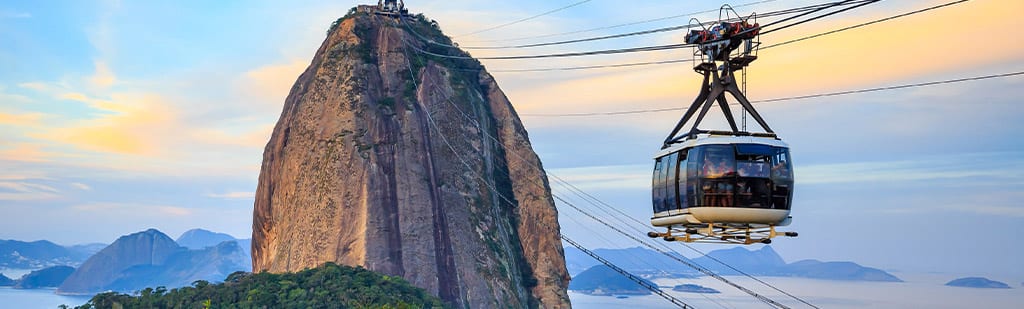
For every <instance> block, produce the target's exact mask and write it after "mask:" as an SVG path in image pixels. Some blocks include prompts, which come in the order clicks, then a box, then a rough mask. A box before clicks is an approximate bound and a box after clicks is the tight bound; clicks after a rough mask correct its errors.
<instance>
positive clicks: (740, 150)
mask: <svg viewBox="0 0 1024 309" xmlns="http://www.w3.org/2000/svg"><path fill="white" fill-rule="evenodd" d="M736 154H739V155H764V156H770V155H773V154H775V151H774V150H773V149H772V146H768V145H761V144H736Z"/></svg>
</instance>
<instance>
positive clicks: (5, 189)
mask: <svg viewBox="0 0 1024 309" xmlns="http://www.w3.org/2000/svg"><path fill="white" fill-rule="evenodd" d="M38 181H39V180H38V179H34V180H16V181H0V201H41V200H52V199H56V198H59V197H60V195H59V194H58V193H60V191H59V190H57V189H56V188H54V187H51V186H48V185H44V184H40V183H38Z"/></svg>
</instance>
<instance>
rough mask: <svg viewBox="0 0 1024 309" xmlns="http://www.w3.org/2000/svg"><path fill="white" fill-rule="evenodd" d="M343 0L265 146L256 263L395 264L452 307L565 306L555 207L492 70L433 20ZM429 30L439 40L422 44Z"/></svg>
mask: <svg viewBox="0 0 1024 309" xmlns="http://www.w3.org/2000/svg"><path fill="white" fill-rule="evenodd" d="M371 11H372V9H371V7H365V6H363V7H360V8H358V9H354V10H353V11H351V12H350V13H349V14H348V15H346V16H345V17H342V18H340V19H339V20H338V21H337V22H336V23H335V24H334V25H332V27H331V30H330V31H329V33H328V35H327V38H326V39H325V40H324V42H323V44H322V45H321V46H320V48H319V50H317V52H316V54H315V55H314V57H313V60H312V61H311V64H310V66H309V67H308V68H307V69H306V71H305V72H303V73H302V74H301V75H300V76H299V78H298V80H297V81H296V82H295V85H294V86H293V87H292V89H291V92H290V93H289V95H288V97H287V99H286V100H285V103H284V109H283V111H282V113H281V118H280V120H279V121H278V122H277V125H276V126H275V128H274V131H273V133H272V135H271V137H270V141H269V142H268V143H267V146H266V148H265V150H264V154H263V165H262V169H261V172H260V177H259V182H258V187H257V190H256V199H255V209H254V213H253V239H252V255H253V270H254V271H256V272H259V271H270V272H285V271H297V270H301V269H304V268H312V267H316V266H318V265H320V264H323V263H324V262H336V263H341V264H347V265H353V266H363V267H366V268H368V269H371V270H374V271H378V272H382V273H385V274H388V275H397V276H402V277H404V278H405V279H406V280H408V281H409V282H410V283H412V284H413V285H416V286H419V287H421V288H424V289H426V290H427V291H430V292H431V293H433V294H435V295H437V296H439V297H440V298H441V299H443V300H445V301H446V302H448V303H450V304H452V305H455V306H457V307H471V308H490V307H520V308H522V307H546V308H567V307H569V299H568V296H567V294H566V287H567V285H568V282H569V277H568V273H567V272H566V270H565V262H564V257H563V250H562V246H561V242H560V241H559V237H558V235H559V227H558V221H557V217H558V216H557V211H556V209H555V206H554V203H553V201H552V198H551V194H550V189H549V187H548V183H547V177H546V175H545V173H544V170H543V167H542V166H541V163H540V160H539V158H538V157H537V155H536V154H535V153H534V152H533V149H532V146H531V145H530V142H529V139H528V138H527V133H526V130H525V129H524V128H523V125H522V123H521V122H520V120H519V119H518V116H517V115H516V113H515V111H514V109H513V108H512V105H511V104H510V103H509V101H508V99H507V98H506V97H505V95H504V93H502V92H501V89H500V88H499V87H498V85H497V83H496V82H495V80H494V78H493V77H492V76H491V75H490V74H488V73H487V72H486V71H485V70H484V69H483V67H482V66H480V64H479V63H478V62H477V61H475V60H472V59H448V58H438V57H435V56H428V55H426V54H425V53H423V52H422V51H426V52H430V53H435V54H445V55H452V56H467V55H468V54H467V53H465V52H463V51H461V50H458V49H457V48H451V47H446V46H442V45H445V44H451V41H450V40H449V39H448V38H447V37H445V36H444V35H443V34H442V33H441V31H440V30H439V27H438V26H437V23H436V22H434V21H430V20H428V19H426V18H425V17H423V16H422V15H418V16H415V17H407V18H402V19H401V20H399V19H396V18H394V17H386V16H379V15H375V14H372V12H371ZM428 41H433V42H434V43H437V44H431V43H428Z"/></svg>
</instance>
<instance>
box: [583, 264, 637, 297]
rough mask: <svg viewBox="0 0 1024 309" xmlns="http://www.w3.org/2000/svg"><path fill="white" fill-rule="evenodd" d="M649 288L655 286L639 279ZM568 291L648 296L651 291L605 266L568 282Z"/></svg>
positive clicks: (588, 293) (588, 271)
mask: <svg viewBox="0 0 1024 309" xmlns="http://www.w3.org/2000/svg"><path fill="white" fill-rule="evenodd" d="M640 280H643V281H644V282H646V283H647V284H649V285H651V286H657V285H656V284H654V283H652V282H650V281H647V280H645V279H640ZM569 289H570V290H573V291H577V292H580V293H584V294H587V295H599V296H611V295H649V294H651V291H650V290H648V289H646V288H644V287H643V286H641V285H640V284H638V283H636V282H633V281H632V280H629V279H628V278H626V277H625V276H623V275H622V274H619V273H618V272H616V271H615V270H613V269H611V268H610V267H608V266H605V265H597V266H594V267H591V268H589V269H587V270H585V271H583V272H581V273H580V274H579V275H576V277H573V278H572V281H571V282H569Z"/></svg>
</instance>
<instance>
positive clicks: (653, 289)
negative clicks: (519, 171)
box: [403, 44, 693, 308]
mask: <svg viewBox="0 0 1024 309" xmlns="http://www.w3.org/2000/svg"><path fill="white" fill-rule="evenodd" d="M406 46H410V44H403V51H404V52H405V53H406V57H405V59H406V65H407V66H408V67H409V68H412V64H411V63H409V58H410V57H409V56H408V51H406V50H405V49H404V47H406ZM409 74H410V78H411V80H412V82H413V86H414V87H415V88H419V85H417V83H416V76H415V75H414V73H413V72H412V70H409ZM423 113H424V115H426V118H427V120H428V124H429V125H430V126H431V127H432V128H434V130H435V131H436V132H437V134H438V136H440V137H441V141H442V142H443V143H444V144H445V146H447V147H448V150H450V151H451V152H452V154H453V155H455V157H456V158H458V160H459V161H460V162H461V163H462V164H463V165H464V166H465V167H466V169H467V170H469V171H470V172H471V173H472V174H474V175H475V176H476V178H478V179H479V180H480V181H481V182H483V183H484V185H485V186H486V187H487V188H488V189H490V191H491V192H492V193H493V194H495V195H497V196H498V197H500V198H501V199H502V200H504V201H505V202H506V203H508V204H509V205H515V204H516V203H514V202H512V201H511V200H509V199H508V198H507V197H505V196H504V194H502V193H501V192H499V191H498V190H497V188H495V187H494V186H493V185H492V184H491V183H490V182H488V181H487V180H486V179H484V178H483V176H482V175H480V174H479V173H477V172H476V170H475V169H473V167H472V166H470V165H469V163H468V162H466V160H464V159H463V158H462V156H461V155H460V154H459V152H458V151H457V150H455V147H454V146H452V144H451V143H450V142H449V141H448V138H447V137H445V135H444V133H443V132H441V129H440V127H439V126H438V125H437V123H436V122H435V121H434V118H433V116H431V115H430V111H428V110H425V109H424V110H423ZM560 236H561V238H562V239H563V240H566V241H567V242H570V244H572V245H573V246H574V247H576V248H577V249H580V250H581V251H585V252H590V253H589V255H591V257H594V258H595V259H598V261H599V262H601V263H602V264H605V265H606V266H608V267H610V268H612V269H613V270H615V271H616V272H618V273H620V274H622V275H623V276H625V277H626V278H627V279H629V280H631V281H633V282H635V283H637V284H638V285H640V286H641V287H644V288H645V289H648V290H650V291H651V292H652V293H655V294H657V295H658V296H661V297H662V298H664V299H665V300H668V301H669V302H671V303H673V304H675V305H677V306H680V308H693V307H691V306H689V305H687V304H686V303H685V302H683V301H682V300H679V299H678V298H676V297H674V296H672V295H670V294H668V293H665V292H664V291H662V290H661V289H660V288H659V287H658V286H656V285H651V284H648V283H647V282H645V281H644V280H642V279H641V278H639V277H637V276H635V275H633V274H630V273H629V272H627V271H625V270H623V269H622V268H620V267H618V266H616V265H615V264H613V263H611V262H609V261H608V260H605V259H603V258H601V257H600V256H598V255H597V254H594V253H593V252H592V251H590V250H588V249H586V248H585V247H583V246H582V245H579V244H578V243H576V242H574V241H572V240H571V239H569V238H568V237H566V236H565V235H560Z"/></svg>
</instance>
